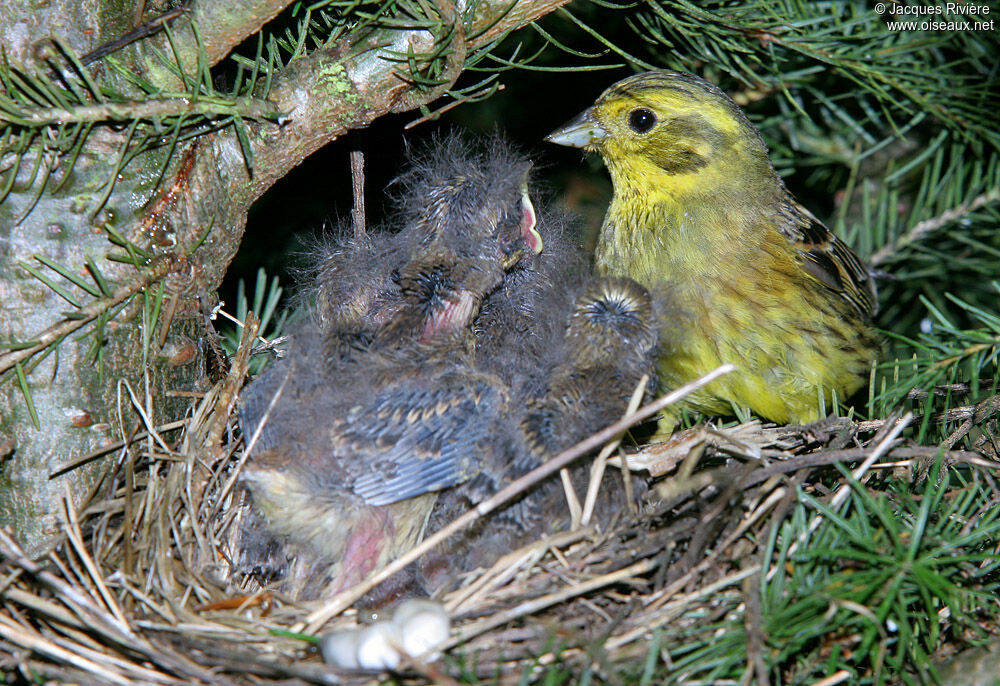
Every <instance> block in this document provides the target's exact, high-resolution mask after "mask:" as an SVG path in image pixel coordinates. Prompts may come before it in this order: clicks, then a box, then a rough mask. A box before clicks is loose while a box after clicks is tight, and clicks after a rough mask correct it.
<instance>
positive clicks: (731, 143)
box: [548, 71, 880, 435]
mask: <svg viewBox="0 0 1000 686" xmlns="http://www.w3.org/2000/svg"><path fill="white" fill-rule="evenodd" d="M548 140H549V141H551V142H553V143H557V144H560V145H567V146H572V147H578V148H583V149H585V150H587V151H595V152H598V153H600V154H601V156H602V157H603V159H604V162H605V165H606V166H607V168H608V170H609V172H610V174H611V180H612V183H613V186H614V194H613V198H612V200H611V205H610V207H609V208H608V212H607V215H606V217H605V219H604V223H603V226H602V228H601V233H600V238H599V241H598V245H597V251H596V256H595V263H596V268H597V270H598V272H599V273H601V274H606V275H621V276H630V277H632V278H634V279H636V280H637V281H638V282H640V283H642V284H644V285H645V286H647V287H649V288H650V289H651V290H653V291H654V292H664V291H667V290H669V291H670V294H671V296H670V299H671V301H672V302H673V304H674V308H673V310H672V316H673V318H674V320H673V324H674V326H673V327H672V329H671V335H670V336H669V337H666V338H665V340H664V342H663V348H662V351H661V359H660V363H659V372H660V382H661V385H663V386H664V387H667V388H670V387H675V386H678V385H680V384H683V383H685V382H687V381H690V380H692V379H694V378H696V377H698V376H700V375H702V374H705V373H706V372H709V371H710V370H712V369H714V368H716V367H718V366H719V365H721V364H722V363H725V362H731V363H734V364H736V365H737V366H738V371H737V372H735V373H733V374H730V375H728V376H726V377H723V378H721V379H719V380H717V381H715V382H713V383H712V384H711V385H709V386H707V387H706V388H704V389H702V390H700V391H697V392H695V393H694V394H692V395H691V396H689V397H688V402H689V403H690V404H691V405H693V406H694V407H695V408H697V409H698V410H701V411H703V412H705V413H708V414H731V413H732V410H733V406H734V405H735V406H739V407H748V408H750V409H751V410H753V411H754V412H755V413H757V414H758V415H760V416H762V417H764V418H766V419H770V420H772V421H775V422H780V423H789V422H800V423H805V422H809V421H813V420H816V419H818V418H819V416H820V411H819V408H820V407H821V402H820V401H821V399H822V401H823V404H825V405H826V406H827V407H829V403H830V401H831V399H832V395H833V394H834V393H836V396H837V398H839V399H844V398H845V397H847V396H848V395H850V394H851V393H853V392H854V391H856V390H857V389H858V388H860V386H861V385H862V383H863V381H864V378H865V376H866V375H867V373H868V372H869V370H870V369H871V367H872V364H873V363H874V361H875V360H876V358H877V356H878V353H879V349H880V342H879V339H878V337H877V335H876V334H875V332H874V330H873V329H872V324H871V318H872V316H873V315H874V313H875V310H876V292H875V285H874V282H873V279H872V276H871V274H870V273H869V271H868V270H867V269H866V268H865V266H864V265H863V264H862V263H861V261H860V260H859V259H858V257H857V255H855V254H854V252H852V251H851V249H850V248H849V247H848V246H847V245H846V244H845V243H844V242H843V241H841V240H840V239H839V238H837V237H836V236H835V235H834V234H833V233H832V232H831V231H830V230H829V229H828V228H827V227H826V226H824V225H823V223H822V222H820V221H819V220H818V219H816V217H814V216H813V215H812V214H811V213H810V212H809V211H808V210H807V209H805V208H804V207H802V206H801V205H800V204H799V203H798V202H796V201H795V199H794V198H793V197H792V195H791V194H790V193H789V191H788V189H787V188H786V187H785V184H784V182H783V181H782V180H781V178H780V177H779V176H778V174H777V173H776V172H775V171H774V168H773V166H772V165H771V162H770V159H769V158H768V150H767V146H766V145H765V143H764V140H763V138H762V137H761V135H760V132H759V131H758V130H757V129H756V128H755V127H754V125H753V124H751V123H750V120H749V119H747V117H746V115H744V113H743V112H742V110H740V108H739V107H738V106H737V105H736V103H734V102H733V100H732V99H731V98H729V97H728V96H727V95H726V94H725V93H723V92H722V91H721V90H720V89H719V88H717V87H716V86H714V85H712V84H710V83H708V82H707V81H705V80H704V79H701V78H699V77H697V76H694V75H692V74H685V73H679V72H672V71H652V72H647V73H643V74H637V75H635V76H631V77H629V78H626V79H624V80H622V81H620V82H618V83H616V84H614V85H612V86H611V87H610V88H608V89H607V90H606V91H605V92H604V93H603V94H602V95H601V96H600V97H599V98H598V99H597V101H596V102H595V103H594V105H593V106H592V107H590V108H588V109H587V110H585V111H584V112H583V113H581V114H580V115H579V116H578V117H576V118H575V119H574V120H572V121H571V122H569V123H568V124H566V125H565V126H563V127H562V128H560V129H558V130H557V131H555V132H553V133H552V134H550V135H549V136H548ZM676 421H677V420H676V417H674V416H668V417H666V418H665V419H664V420H663V421H662V422H661V424H660V427H659V430H660V434H661V435H662V434H665V433H669V431H670V430H672V428H673V427H674V426H675V424H676Z"/></svg>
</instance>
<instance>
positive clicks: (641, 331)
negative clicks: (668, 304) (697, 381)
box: [566, 278, 657, 363]
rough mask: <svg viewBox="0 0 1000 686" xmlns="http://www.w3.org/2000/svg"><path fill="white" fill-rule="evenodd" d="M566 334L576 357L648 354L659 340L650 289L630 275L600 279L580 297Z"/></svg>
mask: <svg viewBox="0 0 1000 686" xmlns="http://www.w3.org/2000/svg"><path fill="white" fill-rule="evenodd" d="M566 336H567V339H568V340H569V343H570V345H571V347H572V348H573V349H574V351H575V352H574V356H575V357H576V358H579V357H581V356H583V357H587V358H593V360H595V361H608V360H610V361H612V362H613V363H618V362H619V361H620V360H626V359H628V360H635V359H644V358H648V357H649V356H650V354H651V352H652V351H653V348H654V347H655V346H656V343H657V329H656V322H655V320H654V316H653V305H652V301H651V298H650V295H649V291H647V290H646V289H645V288H644V287H642V286H640V285H639V284H638V283H636V282H635V281H633V280H632V279H628V278H602V279H598V280H597V281H595V282H594V283H593V284H592V285H591V286H590V287H589V288H588V289H587V290H586V291H584V292H583V293H582V294H581V295H580V297H579V298H577V301H576V305H575V306H574V308H573V314H572V315H571V316H570V319H569V328H568V329H567V331H566Z"/></svg>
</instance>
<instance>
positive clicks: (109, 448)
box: [49, 419, 188, 479]
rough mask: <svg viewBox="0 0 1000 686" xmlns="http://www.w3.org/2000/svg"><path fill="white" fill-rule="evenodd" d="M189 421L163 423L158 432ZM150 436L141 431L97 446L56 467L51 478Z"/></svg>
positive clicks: (180, 427)
mask: <svg viewBox="0 0 1000 686" xmlns="http://www.w3.org/2000/svg"><path fill="white" fill-rule="evenodd" d="M187 422H188V420H186V419H178V420H177V421H175V422H167V423H166V424H161V425H160V426H158V427H156V432H157V433H164V432H167V431H175V430H177V429H183V428H184V425H185V424H187ZM148 437H149V433H148V432H146V431H140V432H139V433H137V434H135V435H134V436H131V437H130V438H128V439H126V440H124V441H118V442H117V443H112V444H111V445H106V446H104V447H103V448H97V449H96V450H91V451H90V452H89V453H87V454H86V455H81V456H80V457H78V458H76V459H75V460H73V461H72V462H67V463H66V464H64V465H63V466H61V467H56V468H55V470H53V472H52V473H51V474H49V479H55V478H56V477H58V476H62V475H63V474H65V473H66V472H71V471H73V470H74V469H77V468H78V467H82V466H83V465H85V464H87V463H88V462H92V461H94V460H96V459H97V458H99V457H101V456H103V455H107V454H108V453H110V452H113V451H115V450H118V449H120V448H124V447H125V446H126V445H127V444H130V443H135V442H136V441H141V440H143V439H144V438H148Z"/></svg>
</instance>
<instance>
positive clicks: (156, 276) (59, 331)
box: [0, 259, 174, 374]
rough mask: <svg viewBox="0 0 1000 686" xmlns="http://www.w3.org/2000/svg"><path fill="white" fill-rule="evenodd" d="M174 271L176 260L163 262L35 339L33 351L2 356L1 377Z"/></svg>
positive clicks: (23, 349) (13, 352)
mask: <svg viewBox="0 0 1000 686" xmlns="http://www.w3.org/2000/svg"><path fill="white" fill-rule="evenodd" d="M173 267H174V260H171V259H163V260H161V261H159V262H157V263H155V264H153V265H152V266H150V267H149V268H147V269H146V271H144V272H142V273H141V274H139V275H138V276H137V277H136V278H134V279H133V280H132V281H130V282H129V283H127V284H125V285H124V286H122V287H120V288H119V289H118V290H116V291H115V292H114V293H113V294H111V295H110V296H108V297H107V298H98V299H97V300H94V301H92V302H89V303H87V304H86V305H84V306H83V307H81V308H80V309H78V310H76V312H74V313H73V319H64V320H62V321H61V322H59V323H58V324H54V325H52V326H50V327H49V328H47V329H46V330H45V331H43V332H42V333H41V334H39V335H38V336H37V337H35V338H33V339H32V340H36V341H38V342H37V343H35V345H33V346H31V347H30V348H22V349H21V350H11V351H10V352H8V353H4V354H3V355H0V374H2V373H4V372H6V371H7V370H8V369H12V368H13V367H14V365H15V364H17V363H18V362H22V361H24V360H27V359H28V358H30V357H32V356H33V355H35V354H36V353H38V352H41V351H42V350H45V349H46V348H47V347H49V346H50V345H52V344H53V343H55V342H57V341H60V340H62V339H63V338H65V337H66V336H68V335H70V334H71V333H73V332H74V331H76V330H77V329H80V328H82V327H84V326H86V325H87V324H89V323H90V322H92V321H93V320H94V319H97V317H99V316H100V315H102V314H104V313H105V312H107V311H108V310H110V309H111V308H112V307H114V306H115V305H118V304H120V303H122V302H124V301H125V300H127V299H128V298H130V297H132V296H133V295H135V294H136V293H138V292H140V291H142V290H143V289H144V288H146V287H147V286H149V285H150V284H153V283H156V282H157V281H159V280H160V279H162V278H163V277H165V276H166V275H167V274H169V273H170V271H171V269H172V268H173Z"/></svg>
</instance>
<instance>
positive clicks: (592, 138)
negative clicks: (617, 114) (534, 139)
mask: <svg viewBox="0 0 1000 686" xmlns="http://www.w3.org/2000/svg"><path fill="white" fill-rule="evenodd" d="M607 136H608V131H607V129H605V128H604V127H603V126H601V125H600V124H599V123H598V121H597V120H596V119H595V118H594V115H593V111H592V110H590V109H587V110H584V111H583V112H581V113H580V114H579V116H577V117H574V118H573V119H572V120H570V121H569V122H567V123H566V124H565V125H564V126H562V127H561V128H558V129H556V130H555V131H553V132H552V133H550V134H549V135H548V136H546V137H545V140H547V141H548V142H549V143H555V144H556V145H566V146H568V147H571V148H584V149H591V148H593V147H594V146H595V145H596V144H598V143H600V142H601V141H602V140H604V139H605V138H607Z"/></svg>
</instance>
